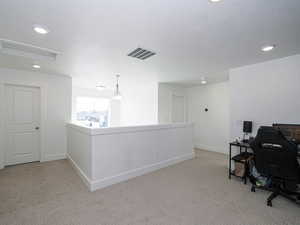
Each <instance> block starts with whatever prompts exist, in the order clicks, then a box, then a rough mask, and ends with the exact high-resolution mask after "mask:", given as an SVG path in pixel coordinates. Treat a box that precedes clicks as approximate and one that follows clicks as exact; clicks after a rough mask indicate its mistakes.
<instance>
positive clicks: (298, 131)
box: [273, 123, 300, 144]
mask: <svg viewBox="0 0 300 225" xmlns="http://www.w3.org/2000/svg"><path fill="white" fill-rule="evenodd" d="M273 127H275V128H278V129H280V130H281V132H282V133H283V135H284V136H285V137H286V138H287V139H288V140H291V141H294V142H296V143H297V144H300V124H280V123H274V124H273Z"/></svg>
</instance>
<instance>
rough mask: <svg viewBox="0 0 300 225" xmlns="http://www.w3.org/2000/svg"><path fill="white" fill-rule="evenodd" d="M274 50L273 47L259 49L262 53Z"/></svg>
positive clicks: (267, 46)
mask: <svg viewBox="0 0 300 225" xmlns="http://www.w3.org/2000/svg"><path fill="white" fill-rule="evenodd" d="M274 48H275V45H266V46H263V47H262V48H261V50H262V51H263V52H269V51H272V50H273V49H274Z"/></svg>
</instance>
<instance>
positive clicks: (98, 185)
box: [90, 153, 195, 191]
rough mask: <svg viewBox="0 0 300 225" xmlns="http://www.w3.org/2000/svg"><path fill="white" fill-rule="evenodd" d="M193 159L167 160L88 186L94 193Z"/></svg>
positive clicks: (185, 157) (188, 155)
mask: <svg viewBox="0 0 300 225" xmlns="http://www.w3.org/2000/svg"><path fill="white" fill-rule="evenodd" d="M194 157H195V154H194V153H191V154H187V155H182V156H178V157H175V158H172V159H169V160H165V161H162V162H159V163H155V164H151V165H148V166H145V167H141V168H137V169H134V170H131V171H127V172H125V173H121V174H118V175H116V176H112V177H107V178H104V179H101V180H94V181H92V183H91V185H90V190H91V191H95V190H97V189H101V188H104V187H107V186H110V185H112V184H116V183H120V182H122V181H125V180H129V179H131V178H134V177H137V176H141V175H144V174H146V173H150V172H153V171H155V170H158V169H161V168H164V167H167V166H170V165H173V164H176V163H179V162H182V161H185V160H188V159H193V158H194Z"/></svg>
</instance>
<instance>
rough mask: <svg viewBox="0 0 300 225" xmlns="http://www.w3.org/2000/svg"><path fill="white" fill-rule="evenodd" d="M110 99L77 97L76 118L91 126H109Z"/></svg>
mask: <svg viewBox="0 0 300 225" xmlns="http://www.w3.org/2000/svg"><path fill="white" fill-rule="evenodd" d="M109 109H110V100H109V99H106V98H90V97H77V99H76V119H77V121H79V122H80V123H82V124H83V125H85V126H89V127H108V125H109Z"/></svg>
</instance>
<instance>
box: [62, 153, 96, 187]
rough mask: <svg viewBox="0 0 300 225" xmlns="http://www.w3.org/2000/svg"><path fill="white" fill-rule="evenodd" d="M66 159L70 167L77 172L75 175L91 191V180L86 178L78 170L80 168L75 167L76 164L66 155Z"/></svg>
mask: <svg viewBox="0 0 300 225" xmlns="http://www.w3.org/2000/svg"><path fill="white" fill-rule="evenodd" d="M67 159H68V160H69V162H70V164H71V166H72V167H73V168H74V170H75V171H76V172H77V174H78V175H79V176H80V178H81V179H82V181H83V183H84V184H85V185H86V186H87V187H88V188H89V190H90V191H92V190H91V183H92V182H91V180H90V179H89V178H88V176H87V175H86V174H85V173H84V172H83V171H82V170H81V169H80V167H79V166H78V165H77V163H76V162H75V161H74V160H73V159H72V158H71V156H70V155H69V154H67Z"/></svg>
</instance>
